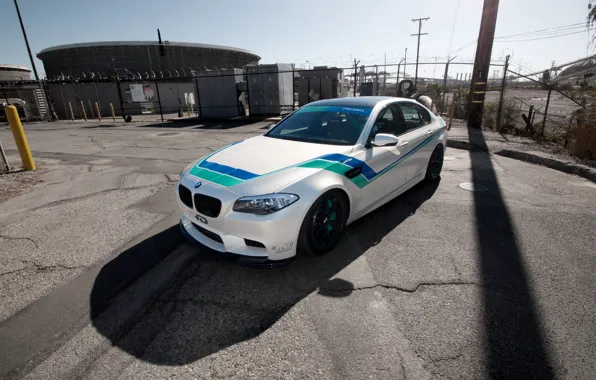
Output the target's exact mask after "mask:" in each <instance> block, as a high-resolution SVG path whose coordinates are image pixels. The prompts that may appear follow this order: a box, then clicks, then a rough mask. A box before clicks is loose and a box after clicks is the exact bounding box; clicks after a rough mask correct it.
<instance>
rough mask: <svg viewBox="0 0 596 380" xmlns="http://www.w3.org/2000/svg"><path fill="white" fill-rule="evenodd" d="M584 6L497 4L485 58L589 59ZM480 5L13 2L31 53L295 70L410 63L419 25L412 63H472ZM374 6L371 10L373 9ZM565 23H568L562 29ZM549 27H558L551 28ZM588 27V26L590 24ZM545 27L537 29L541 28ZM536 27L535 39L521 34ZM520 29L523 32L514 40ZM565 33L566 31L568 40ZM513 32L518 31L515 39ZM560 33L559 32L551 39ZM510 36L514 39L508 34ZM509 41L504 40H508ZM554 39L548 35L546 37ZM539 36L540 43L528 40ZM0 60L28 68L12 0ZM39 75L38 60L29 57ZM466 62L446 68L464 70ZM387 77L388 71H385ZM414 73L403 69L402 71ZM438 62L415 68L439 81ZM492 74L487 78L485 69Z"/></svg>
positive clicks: (464, 1)
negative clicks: (128, 47) (143, 51)
mask: <svg viewBox="0 0 596 380" xmlns="http://www.w3.org/2000/svg"><path fill="white" fill-rule="evenodd" d="M589 1H590V0H549V1H544V0H501V1H500V4H499V13H498V19H497V28H496V32H495V36H496V37H504V38H497V39H496V40H495V43H494V45H493V54H492V60H493V62H502V61H503V60H504V57H505V55H507V54H510V55H511V56H512V58H511V69H513V70H519V71H518V72H523V73H528V72H533V71H542V70H544V69H546V68H550V67H551V63H552V61H555V62H556V64H557V65H558V64H562V63H565V62H569V61H572V60H575V59H579V58H582V57H585V56H586V55H588V54H595V53H596V51H595V49H594V47H593V46H590V47H588V41H589V33H588V31H587V30H586V28H585V26H582V25H580V24H581V23H585V21H586V16H587V14H588V2H589ZM482 3H483V2H482V0H409V1H405V0H376V1H374V2H367V1H365V0H341V1H336V0H301V1H295V0H293V1H286V0H276V1H270V0H251V1H238V0H236V1H232V0H216V1H213V0H209V1H205V0H167V1H165V0H142V1H139V0H99V1H97V0H93V1H90V0H19V7H20V10H21V15H22V17H23V21H24V23H25V28H26V30H27V35H28V38H29V43H30V45H31V50H32V52H33V54H34V55H35V54H36V53H38V52H39V51H41V50H42V49H45V48H47V47H51V46H55V45H62V44H68V43H76V42H90V41H116V40H156V39H157V32H156V29H157V28H159V29H160V30H161V34H162V38H163V39H165V40H169V41H180V42H196V43H207V44H216V45H226V46H233V47H238V48H244V49H248V50H251V51H253V52H255V53H257V54H258V55H260V56H261V57H262V60H261V63H274V62H283V63H295V64H296V65H297V67H310V66H312V65H316V66H318V65H329V66H337V67H348V66H351V65H353V60H354V59H357V60H359V61H360V64H367V65H374V64H378V65H383V63H384V62H385V55H386V57H387V63H388V64H392V63H397V62H399V60H400V59H401V58H402V57H403V56H404V50H405V49H406V48H407V49H408V52H407V61H408V62H414V60H415V53H416V37H414V36H411V34H413V33H417V32H418V24H417V23H414V22H412V19H413V18H419V17H430V19H429V20H428V21H425V22H423V24H422V32H423V33H428V35H425V36H422V38H421V46H420V62H435V61H438V62H441V61H445V59H446V57H447V56H449V55H450V56H451V57H453V56H457V58H455V62H458V61H460V62H472V61H473V59H474V55H475V51H476V50H475V49H476V45H475V43H474V40H475V39H476V38H477V37H478V30H479V27H480V18H481V15H482ZM373 4H374V5H373ZM569 25H574V26H571V27H566V26H569ZM553 28H559V29H553ZM595 28H596V26H595ZM545 29H547V30H545ZM534 31H540V32H535V33H528V32H534ZM524 33H525V34H524ZM572 33H573V34H572ZM518 34H519V35H518ZM561 34H568V35H565V36H560V35H561ZM511 35H514V36H511ZM508 36H511V37H508ZM553 36H558V37H556V38H551V37H553ZM536 38H541V39H536ZM0 46H2V49H0V63H1V64H13V65H20V66H26V67H31V63H30V61H29V57H28V55H27V50H26V47H25V43H24V40H23V36H22V32H21V29H20V26H19V23H18V18H17V14H16V11H15V7H14V4H13V0H0ZM35 64H36V65H37V69H38V71H39V72H40V73H43V72H44V68H43V64H42V63H41V61H39V60H38V59H37V58H35ZM471 69H472V66H471V65H470V66H463V65H458V66H452V68H451V70H450V74H449V75H450V76H455V73H456V72H462V73H464V72H470V71H471ZM392 70H393V71H396V69H395V68H390V69H388V70H387V71H392ZM413 70H414V68H413V66H412V67H408V74H409V73H410V71H413ZM443 70H444V66H441V65H426V66H421V67H420V75H421V76H433V75H434V76H435V77H440V76H442V74H441V72H442V71H443ZM495 75H496V73H495Z"/></svg>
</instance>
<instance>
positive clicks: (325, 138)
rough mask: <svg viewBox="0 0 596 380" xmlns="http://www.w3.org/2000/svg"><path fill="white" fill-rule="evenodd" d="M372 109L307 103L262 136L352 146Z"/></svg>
mask: <svg viewBox="0 0 596 380" xmlns="http://www.w3.org/2000/svg"><path fill="white" fill-rule="evenodd" d="M371 111H372V108H369V107H346V106H306V107H302V108H300V109H299V110H297V111H296V112H294V113H293V114H292V115H290V116H288V117H287V118H286V119H284V120H283V121H282V122H280V123H279V124H278V125H277V126H276V127H275V128H273V129H272V130H270V131H269V132H268V133H267V134H266V135H265V136H268V137H273V138H277V139H285V140H295V141H304V142H311V143H317V144H331V145H354V144H356V142H357V141H358V137H360V134H361V133H362V129H363V128H364V125H365V124H366V120H368V116H369V115H370V112H371Z"/></svg>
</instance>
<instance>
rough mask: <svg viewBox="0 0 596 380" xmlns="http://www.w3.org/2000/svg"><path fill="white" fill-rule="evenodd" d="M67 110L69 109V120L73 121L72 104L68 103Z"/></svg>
mask: <svg viewBox="0 0 596 380" xmlns="http://www.w3.org/2000/svg"><path fill="white" fill-rule="evenodd" d="M68 108H70V118H71V119H72V121H74V112H72V104H70V102H68Z"/></svg>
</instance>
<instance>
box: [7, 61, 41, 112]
mask: <svg viewBox="0 0 596 380" xmlns="http://www.w3.org/2000/svg"><path fill="white" fill-rule="evenodd" d="M4 105H13V106H15V107H17V110H18V111H19V115H20V116H21V118H22V119H24V120H42V119H44V118H45V117H47V114H48V109H47V103H46V101H45V97H44V95H43V89H42V88H41V87H40V86H39V84H38V83H33V82H32V80H31V70H30V69H28V68H27V67H22V66H14V65H4V64H0V107H2V106H4Z"/></svg>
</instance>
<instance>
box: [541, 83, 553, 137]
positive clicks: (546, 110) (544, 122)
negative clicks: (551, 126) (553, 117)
mask: <svg viewBox="0 0 596 380" xmlns="http://www.w3.org/2000/svg"><path fill="white" fill-rule="evenodd" d="M552 91H553V89H552V87H551V86H548V95H547V96H546V106H545V107H544V117H543V118H542V128H540V136H541V137H542V136H544V127H545V126H546V116H547V115H548V105H549V103H550V94H551V92H552Z"/></svg>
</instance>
